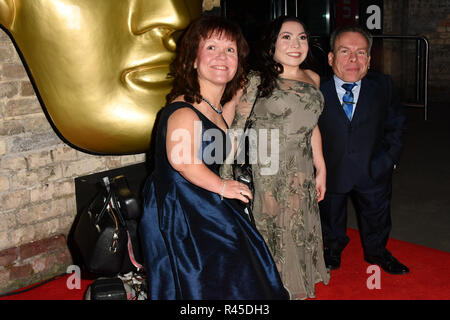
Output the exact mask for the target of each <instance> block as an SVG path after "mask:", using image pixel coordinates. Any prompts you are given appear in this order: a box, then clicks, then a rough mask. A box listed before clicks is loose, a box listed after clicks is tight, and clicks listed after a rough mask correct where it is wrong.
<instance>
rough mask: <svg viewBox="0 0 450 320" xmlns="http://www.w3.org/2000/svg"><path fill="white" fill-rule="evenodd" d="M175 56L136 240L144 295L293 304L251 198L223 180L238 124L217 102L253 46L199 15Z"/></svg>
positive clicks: (231, 27) (239, 78) (239, 80)
mask: <svg viewBox="0 0 450 320" xmlns="http://www.w3.org/2000/svg"><path fill="white" fill-rule="evenodd" d="M178 50H179V52H178V55H177V58H176V59H175V61H174V63H173V64H172V75H173V76H174V85H173V89H172V91H171V92H170V93H169V95H168V96H167V101H168V105H167V106H166V107H164V108H163V110H162V112H161V116H160V120H159V123H158V129H157V135H156V142H155V144H156V145H155V153H154V157H155V167H154V171H153V173H152V175H151V176H150V177H149V179H148V180H147V182H146V185H145V187H144V214H143V218H142V220H141V224H140V235H141V238H142V242H143V250H144V256H145V265H146V270H147V273H148V281H149V293H148V296H149V298H150V299H189V300H197V299H208V300H219V299H288V294H287V292H286V290H285V289H284V287H283V285H282V282H281V280H280V276H279V274H278V272H277V269H276V266H275V263H274V261H273V259H272V256H271V254H270V252H269V250H268V248H267V246H266V244H265V242H264V240H263V238H262V237H261V235H260V234H259V233H258V231H257V230H256V228H255V227H254V225H253V224H252V223H251V222H250V221H249V220H248V219H247V218H246V216H245V214H244V213H243V206H242V205H241V201H242V202H247V201H248V199H247V197H249V198H251V197H252V195H251V192H250V190H249V189H248V187H247V186H246V185H245V184H243V183H240V182H238V181H235V180H222V179H221V178H220V177H219V175H218V170H219V167H220V164H221V163H223V161H224V159H225V158H226V151H227V150H226V145H227V143H226V135H225V131H226V130H227V128H228V124H229V123H230V121H231V120H232V119H224V117H223V115H222V105H221V103H223V102H227V101H230V100H231V99H232V98H233V96H234V95H235V93H236V92H237V91H238V90H239V89H240V88H241V87H243V86H244V85H245V84H246V81H247V78H246V75H245V72H244V67H243V66H244V63H245V58H246V56H247V54H248V46H247V43H246V41H245V39H244V37H243V35H242V33H241V31H240V29H239V27H237V26H236V25H235V24H233V23H231V22H229V21H227V20H226V19H223V18H219V17H213V16H203V17H201V18H199V19H198V20H196V21H194V22H193V23H192V24H191V26H190V27H189V28H188V30H187V32H186V34H185V35H184V37H183V38H182V41H181V43H180V45H179V47H178ZM231 113H232V112H231ZM227 121H228V123H227Z"/></svg>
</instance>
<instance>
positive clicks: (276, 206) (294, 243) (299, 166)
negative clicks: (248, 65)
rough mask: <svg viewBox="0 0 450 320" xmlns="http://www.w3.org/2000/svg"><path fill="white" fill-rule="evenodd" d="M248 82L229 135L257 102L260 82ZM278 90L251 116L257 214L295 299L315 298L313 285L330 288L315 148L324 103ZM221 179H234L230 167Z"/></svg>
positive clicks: (298, 90)
mask: <svg viewBox="0 0 450 320" xmlns="http://www.w3.org/2000/svg"><path fill="white" fill-rule="evenodd" d="M249 80H250V81H249V84H248V88H247V93H246V94H245V95H244V96H243V97H242V98H241V101H240V103H239V104H238V106H237V107H236V116H235V118H234V121H233V124H232V126H231V128H230V133H231V134H232V133H233V130H236V129H238V128H244V125H245V121H246V119H247V117H248V114H249V113H250V110H251V107H252V105H253V101H254V100H255V97H256V93H257V86H258V85H259V83H260V78H259V76H257V75H256V74H255V73H252V74H250V75H249ZM277 85H278V86H277V87H275V89H274V91H273V93H272V95H270V96H269V97H264V98H258V100H257V102H256V104H255V108H254V111H253V114H252V115H251V120H252V121H253V124H252V129H254V130H255V131H254V132H256V137H257V139H256V140H252V139H251V141H253V143H250V144H251V145H252V148H253V147H254V146H255V145H256V146H257V147H258V148H257V150H258V151H257V153H256V154H257V158H258V160H257V162H256V163H254V161H252V162H251V163H253V164H252V170H253V181H254V185H255V194H254V205H253V214H254V217H255V222H256V227H257V229H258V231H259V232H260V233H261V234H262V236H263V237H264V239H265V241H266V242H267V244H268V247H269V249H270V251H271V253H272V256H273V258H274V260H275V262H276V264H277V267H278V269H279V272H280V275H281V278H282V280H283V284H284V286H285V287H286V288H287V289H288V291H289V293H290V297H291V299H305V298H313V297H315V284H316V283H318V282H321V281H323V282H324V284H328V282H329V279H330V273H329V271H328V270H327V269H326V267H325V262H324V258H323V245H322V231H321V225H320V215H319V206H318V202H317V195H316V189H315V177H314V165H313V153H312V146H311V136H312V132H313V129H314V128H315V126H316V125H317V120H318V118H319V115H320V114H321V112H322V110H323V105H324V100H323V96H322V93H321V92H320V90H319V89H318V88H316V87H315V86H313V85H312V84H309V83H305V82H301V81H297V80H288V79H281V78H279V79H278V80H277ZM262 129H266V130H267V131H264V130H262ZM235 132H236V131H235ZM276 132H278V138H277V134H276ZM277 139H278V141H276V140H277ZM272 140H273V143H272ZM265 141H267V143H265ZM277 148H278V150H276V149H277ZM251 150H254V149H251ZM266 150H267V151H266ZM265 154H266V155H269V156H268V157H264V155H265ZM264 158H265V160H264ZM277 158H278V159H277ZM268 159H270V161H268ZM229 160H230V159H228V160H227V163H229ZM261 160H262V161H261ZM267 161H268V162H269V163H267ZM221 176H222V177H223V178H228V179H229V178H231V177H232V169H231V165H229V164H224V165H223V166H222V167H221Z"/></svg>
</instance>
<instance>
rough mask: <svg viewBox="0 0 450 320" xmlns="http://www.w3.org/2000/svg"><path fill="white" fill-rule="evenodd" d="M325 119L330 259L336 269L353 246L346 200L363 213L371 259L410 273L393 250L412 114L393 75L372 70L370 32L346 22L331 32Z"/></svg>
mask: <svg viewBox="0 0 450 320" xmlns="http://www.w3.org/2000/svg"><path fill="white" fill-rule="evenodd" d="M330 43H331V50H332V51H331V52H330V53H329V54H328V63H329V65H330V66H331V67H332V69H333V72H334V76H333V78H332V79H330V80H328V81H326V82H323V83H322V85H321V91H322V93H323V95H324V98H325V108H324V111H323V113H322V115H321V116H320V119H319V128H320V131H321V133H322V141H323V153H324V157H325V163H326V166H327V192H326V194H325V199H324V200H323V201H321V202H320V203H319V205H320V215H321V221H322V232H323V241H324V247H325V248H324V255H325V263H326V265H327V267H329V268H330V269H337V268H339V267H340V263H341V252H342V250H343V249H344V248H345V246H346V245H347V243H348V241H349V238H348V236H347V235H346V227H347V226H346V225H347V199H348V198H349V197H350V198H351V199H352V200H353V204H354V207H355V210H356V213H357V215H358V218H359V227H360V228H359V229H360V230H359V231H360V234H361V239H362V244H363V249H364V259H365V260H366V261H367V262H369V263H371V264H377V265H379V266H380V267H381V268H382V269H383V270H384V271H386V272H388V273H391V274H404V273H407V272H409V269H408V267H406V266H405V265H403V264H402V263H400V262H399V261H398V260H397V259H395V258H394V257H393V256H392V254H391V253H390V252H389V251H388V250H387V249H386V244H387V241H388V237H389V232H390V230H391V213H390V202H391V194H392V172H393V170H394V168H395V167H396V165H397V162H398V160H399V157H400V151H401V148H402V141H401V138H402V133H403V130H404V123H405V117H404V115H403V114H402V112H401V106H400V102H399V99H398V97H397V96H396V95H394V93H393V84H392V80H391V78H390V77H388V76H386V75H383V74H380V73H376V72H368V69H369V65H370V49H371V45H372V38H371V36H370V35H369V34H368V33H366V32H365V31H364V30H362V29H361V28H359V27H344V28H341V29H338V30H336V31H335V32H334V33H333V34H332V36H331V41H330Z"/></svg>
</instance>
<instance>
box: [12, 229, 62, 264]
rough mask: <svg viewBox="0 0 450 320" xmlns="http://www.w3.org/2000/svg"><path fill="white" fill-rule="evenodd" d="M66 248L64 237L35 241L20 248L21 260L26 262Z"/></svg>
mask: <svg viewBox="0 0 450 320" xmlns="http://www.w3.org/2000/svg"><path fill="white" fill-rule="evenodd" d="M64 247H66V239H65V238H64V236H63V235H57V236H53V237H51V238H47V239H42V240H38V241H33V242H30V243H27V244H24V245H22V246H20V248H19V250H20V259H21V260H25V259H27V258H30V257H34V256H37V255H39V254H41V253H43V252H50V251H55V250H58V249H61V248H64Z"/></svg>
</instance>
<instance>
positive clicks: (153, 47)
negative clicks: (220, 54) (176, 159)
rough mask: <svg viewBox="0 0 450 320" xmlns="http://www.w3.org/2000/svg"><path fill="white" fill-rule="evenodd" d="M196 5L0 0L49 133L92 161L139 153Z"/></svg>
mask: <svg viewBox="0 0 450 320" xmlns="http://www.w3.org/2000/svg"><path fill="white" fill-rule="evenodd" d="M201 6H202V1H201V0H188V1H186V0H95V1H93V0H65V1H61V0H32V1H30V0H0V24H1V25H3V26H4V27H5V28H6V29H8V31H9V33H10V34H11V36H12V37H13V38H14V41H15V43H16V44H17V47H18V49H19V50H20V52H21V54H22V56H23V59H24V61H23V62H24V65H25V66H26V67H27V68H28V70H29V74H30V75H31V78H32V79H31V80H32V81H33V82H34V84H35V87H36V88H37V90H38V92H37V94H38V96H39V97H40V98H41V99H40V100H41V102H42V103H43V108H44V109H45V110H46V113H47V114H48V118H49V120H50V121H51V123H52V124H53V127H54V128H55V130H57V132H58V133H59V136H60V137H63V139H65V142H66V143H68V144H70V145H72V146H73V147H75V148H77V149H80V150H83V151H86V152H90V153H98V154H132V153H142V152H145V151H147V149H148V146H149V143H150V136H151V131H152V128H153V124H154V121H155V117H156V114H157V112H158V111H159V110H160V109H161V108H162V107H163V106H164V104H165V96H166V95H167V93H168V92H169V91H170V88H171V81H170V79H168V77H167V73H168V72H169V64H170V62H171V61H172V60H173V59H174V57H175V49H176V40H177V38H178V37H179V35H180V34H181V32H182V31H183V29H185V28H186V27H187V25H188V24H189V22H190V21H191V20H192V19H194V18H196V17H198V16H200V14H201Z"/></svg>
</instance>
